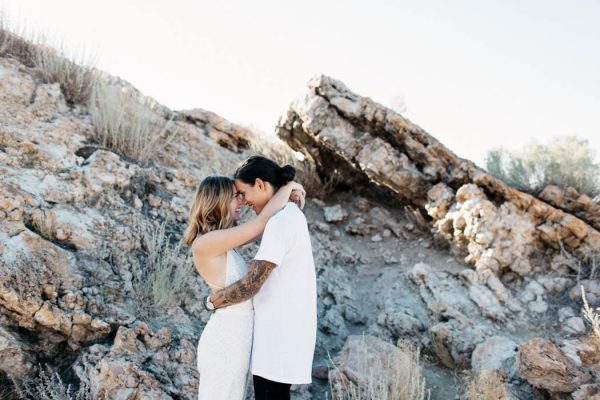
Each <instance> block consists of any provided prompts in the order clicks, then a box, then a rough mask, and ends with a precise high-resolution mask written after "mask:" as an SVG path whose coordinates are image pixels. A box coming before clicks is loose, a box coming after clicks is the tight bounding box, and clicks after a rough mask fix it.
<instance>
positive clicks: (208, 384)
mask: <svg viewBox="0 0 600 400" xmlns="http://www.w3.org/2000/svg"><path fill="white" fill-rule="evenodd" d="M247 271H248V266H247V265H246V263H245V261H244V259H243V258H242V257H241V256H240V255H239V254H238V253H237V252H236V251H234V250H229V251H228V252H227V262H226V272H225V285H226V286H227V285H230V284H232V283H234V282H236V281H237V280H239V279H240V278H241V277H243V276H244V275H245V274H246V272H247ZM253 324H254V309H253V307H252V299H249V300H246V301H244V302H241V303H238V304H234V305H232V306H229V307H225V308H220V309H218V310H216V311H215V312H214V313H213V315H212V316H211V317H210V319H209V320H208V323H207V324H206V327H205V328H204V330H203V331H202V335H201V336H200V340H199V342H198V358H197V359H198V371H199V372H200V384H199V386H198V400H243V399H244V397H245V393H246V384H247V381H248V370H249V367H250V353H251V350H252V330H253Z"/></svg>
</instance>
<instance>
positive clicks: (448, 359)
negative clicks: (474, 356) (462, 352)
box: [431, 332, 458, 370]
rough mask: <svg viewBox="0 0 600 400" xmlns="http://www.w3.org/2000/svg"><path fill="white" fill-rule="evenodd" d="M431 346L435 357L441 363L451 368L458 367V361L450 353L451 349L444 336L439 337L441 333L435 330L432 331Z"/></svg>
mask: <svg viewBox="0 0 600 400" xmlns="http://www.w3.org/2000/svg"><path fill="white" fill-rule="evenodd" d="M431 346H432V348H433V353H434V354H435V358H436V360H437V361H438V362H439V363H440V364H442V365H443V366H444V367H446V368H448V369H450V370H455V369H457V368H458V364H457V363H456V361H454V358H453V357H452V354H450V350H448V348H447V347H446V345H445V344H444V340H443V338H442V337H439V335H438V334H436V333H434V332H432V333H431Z"/></svg>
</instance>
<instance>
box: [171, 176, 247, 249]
mask: <svg viewBox="0 0 600 400" xmlns="http://www.w3.org/2000/svg"><path fill="white" fill-rule="evenodd" d="M233 196H234V194H233V180H232V179H231V178H228V177H226V176H209V177H207V178H205V179H204V180H203V181H202V182H201V183H200V186H198V190H196V194H195V195H194V199H193V200H192V205H191V207H190V222H189V225H188V227H187V228H186V230H185V233H184V234H183V242H184V243H185V244H187V245H191V244H192V242H193V241H194V239H196V237H197V236H198V235H203V234H205V233H207V232H210V231H214V230H217V229H227V228H231V227H232V226H234V225H235V221H234V220H233V217H232V216H231V212H230V211H229V205H230V204H231V200H233Z"/></svg>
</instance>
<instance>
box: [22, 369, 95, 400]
mask: <svg viewBox="0 0 600 400" xmlns="http://www.w3.org/2000/svg"><path fill="white" fill-rule="evenodd" d="M13 385H14V390H13V391H14V394H16V395H17V396H18V398H20V399H30V400H94V398H95V397H94V396H92V393H91V391H90V388H89V386H87V384H86V383H85V382H82V383H81V385H80V386H79V388H78V389H75V388H74V387H73V386H72V385H71V384H65V383H64V382H63V380H62V379H61V377H60V375H59V374H58V373H57V372H54V371H53V370H52V369H50V368H48V367H46V368H40V371H39V374H38V376H37V377H35V378H30V379H26V380H24V381H22V382H17V381H13Z"/></svg>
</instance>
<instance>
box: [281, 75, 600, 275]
mask: <svg viewBox="0 0 600 400" xmlns="http://www.w3.org/2000/svg"><path fill="white" fill-rule="evenodd" d="M277 134H278V135H279V136H280V137H281V138H282V139H284V140H285V141H287V143H288V144H290V146H291V147H293V148H294V149H295V150H298V151H302V152H303V153H304V154H306V155H307V156H308V157H311V158H313V159H314V160H315V161H316V162H317V164H318V165H320V167H321V173H323V174H332V173H336V174H339V175H341V176H342V177H343V178H344V179H343V180H344V181H348V182H355V184H362V185H371V186H383V187H385V188H387V189H389V190H390V191H391V192H393V193H394V194H395V195H396V196H397V198H398V200H400V201H404V202H408V203H410V204H414V205H417V206H419V207H421V208H424V209H425V210H427V212H428V214H429V215H430V217H431V218H432V219H433V228H434V229H435V231H436V234H437V236H438V237H439V238H441V239H443V240H445V241H447V242H448V243H450V244H451V245H452V248H453V251H454V252H455V253H457V254H460V255H462V256H465V257H466V258H465V260H466V261H467V262H468V263H470V264H472V265H474V266H475V267H476V268H477V269H478V270H491V271H493V272H494V273H496V274H499V275H501V274H503V273H504V272H506V271H512V272H513V273H516V274H518V275H521V276H526V275H528V274H531V273H532V271H533V269H534V266H533V265H532V263H531V259H532V257H533V256H534V255H535V254H536V253H538V252H543V251H545V249H546V248H547V247H550V248H553V249H559V248H560V247H561V246H563V247H564V248H566V249H567V250H568V251H570V252H574V253H575V254H576V255H578V257H579V258H583V257H584V256H585V254H589V253H590V252H592V251H594V250H597V249H599V248H600V232H598V231H597V230H596V229H595V228H593V227H592V226H590V225H588V224H587V223H586V222H585V221H584V220H582V219H580V218H578V217H577V216H574V215H571V214H568V213H567V212H564V211H562V210H560V209H557V208H555V207H553V206H552V205H550V204H548V203H546V202H544V201H542V200H540V199H538V198H535V197H533V196H531V195H529V194H526V193H523V192H520V191H518V190H516V189H514V188H511V187H509V186H508V185H506V184H504V183H503V182H502V181H500V180H498V179H496V178H494V177H493V176H491V175H489V174H487V173H486V172H484V171H483V170H481V169H480V168H478V167H477V166H475V165H474V164H473V163H472V162H470V161H467V160H464V159H461V158H460V157H457V156H456V155H455V154H453V153H452V152H451V151H450V150H448V149H447V148H446V147H445V146H443V145H442V144H441V143H440V142H438V141H437V140H436V139H435V138H434V137H433V136H431V135H429V134H428V133H427V132H425V131H424V130H423V129H421V128H420V127H419V126H417V125H415V124H413V123H412V122H410V121H409V120H407V119H405V118H403V117H402V116H401V115H399V114H397V113H395V112H393V111H392V110H390V109H387V108H385V107H383V106H381V105H379V104H377V103H375V102H374V101H372V100H371V99H369V98H365V97H361V96H358V95H356V94H354V93H353V92H351V91H350V90H349V89H347V88H346V87H345V86H344V84H342V83H341V82H339V81H336V80H334V79H331V78H328V77H325V76H318V77H316V78H314V79H312V80H311V81H310V82H309V93H308V94H307V95H306V96H305V97H304V98H303V99H301V100H298V101H296V102H294V103H293V104H292V105H291V107H290V109H289V111H288V113H287V115H285V116H284V117H283V118H282V119H281V120H280V122H279V125H278V127H277ZM564 201H568V200H565V199H563V200H561V202H564ZM582 202H583V203H584V204H583V205H581V206H580V208H584V209H585V211H583V212H580V213H579V214H577V215H580V214H581V215H583V216H584V217H585V219H586V220H588V221H590V223H594V222H593V221H594V220H593V218H590V217H589V216H588V214H590V213H592V211H591V210H590V209H591V207H592V206H591V205H590V204H589V202H586V201H583V200H582ZM571 203H572V202H571ZM561 204H562V203H561ZM565 208H566V209H567V210H568V209H573V206H565ZM588 210H590V211H588Z"/></svg>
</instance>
